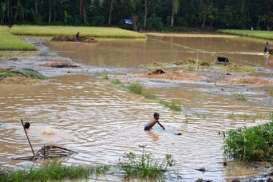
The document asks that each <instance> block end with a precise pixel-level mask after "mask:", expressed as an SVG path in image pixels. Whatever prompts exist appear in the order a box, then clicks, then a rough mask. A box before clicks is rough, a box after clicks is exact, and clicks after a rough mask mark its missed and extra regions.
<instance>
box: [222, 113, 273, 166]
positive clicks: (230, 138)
mask: <svg viewBox="0 0 273 182" xmlns="http://www.w3.org/2000/svg"><path fill="white" fill-rule="evenodd" d="M271 120H272V121H271V122H270V123H267V124H264V125H261V126H255V127H251V128H240V129H237V130H230V131H228V133H227V138H226V140H225V146H224V150H225V154H226V155H227V156H228V157H230V158H233V159H238V160H243V161H273V147H272V146H273V114H271Z"/></svg>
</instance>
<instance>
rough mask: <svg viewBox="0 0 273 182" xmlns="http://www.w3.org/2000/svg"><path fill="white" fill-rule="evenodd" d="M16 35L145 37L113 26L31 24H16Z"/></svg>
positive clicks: (14, 28) (14, 27)
mask: <svg viewBox="0 0 273 182" xmlns="http://www.w3.org/2000/svg"><path fill="white" fill-rule="evenodd" d="M10 32H11V33H13V34H15V35H31V36H55V35H76V33H77V32H79V33H80V35H81V36H88V37H96V38H111V39H113V38H118V39H121V38H125V39H144V38H145V35H144V34H142V33H138V32H133V31H129V30H124V29H121V28H113V27H80V26H34V25H33V26H30V25H16V26H13V27H12V28H11V30H10Z"/></svg>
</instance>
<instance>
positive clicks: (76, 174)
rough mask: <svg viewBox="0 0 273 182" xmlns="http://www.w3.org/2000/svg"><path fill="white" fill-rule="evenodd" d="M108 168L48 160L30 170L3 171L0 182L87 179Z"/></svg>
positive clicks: (46, 181)
mask: <svg viewBox="0 0 273 182" xmlns="http://www.w3.org/2000/svg"><path fill="white" fill-rule="evenodd" d="M108 170H109V167H108V166H98V167H84V166H66V165H62V164H61V163H59V162H50V163H48V164H45V165H42V166H41V167H38V168H33V169H30V170H17V171H10V172H4V173H3V174H1V175H0V182H37V181H41V182H48V181H52V180H64V179H82V178H83V179H87V178H88V177H89V176H90V175H92V174H96V175H102V174H105V173H106V172H107V171H108Z"/></svg>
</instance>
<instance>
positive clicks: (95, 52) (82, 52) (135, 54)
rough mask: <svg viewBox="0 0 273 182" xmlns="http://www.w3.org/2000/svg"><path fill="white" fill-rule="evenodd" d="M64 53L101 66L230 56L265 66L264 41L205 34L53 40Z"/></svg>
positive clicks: (234, 60) (209, 59)
mask: <svg viewBox="0 0 273 182" xmlns="http://www.w3.org/2000/svg"><path fill="white" fill-rule="evenodd" d="M50 47H52V48H53V49H54V50H57V51H60V54H62V55H65V56H69V57H71V58H74V59H77V60H78V61H79V62H81V63H84V64H90V65H97V66H108V67H111V66H114V67H135V66H138V65H141V64H149V63H156V62H164V63H166V62H167V63H174V62H178V61H185V60H188V59H199V60H201V61H208V62H215V60H216V58H217V57H218V56H226V57H228V58H229V59H230V61H232V62H234V63H239V64H249V65H262V64H263V62H264V58H263V48H264V44H263V42H261V41H255V40H253V39H245V38H244V39H242V38H238V37H230V38H226V37H225V38H221V37H216V38H201V37H178V38H177V37H174V38H171V37H154V36H150V37H148V39H147V41H146V42H144V41H139V42H134V41H115V42H113V41H99V42H98V43H96V44H80V43H69V42H65V43H56V42H52V43H50Z"/></svg>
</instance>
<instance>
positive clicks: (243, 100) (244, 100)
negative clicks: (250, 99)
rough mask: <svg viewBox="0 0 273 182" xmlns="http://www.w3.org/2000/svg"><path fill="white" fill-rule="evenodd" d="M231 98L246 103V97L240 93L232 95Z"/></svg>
mask: <svg viewBox="0 0 273 182" xmlns="http://www.w3.org/2000/svg"><path fill="white" fill-rule="evenodd" d="M232 96H233V98H234V99H235V100H238V101H242V102H246V101H247V98H246V96H245V95H243V94H241V93H238V94H233V95H232Z"/></svg>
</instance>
